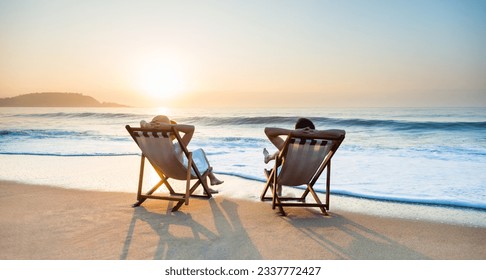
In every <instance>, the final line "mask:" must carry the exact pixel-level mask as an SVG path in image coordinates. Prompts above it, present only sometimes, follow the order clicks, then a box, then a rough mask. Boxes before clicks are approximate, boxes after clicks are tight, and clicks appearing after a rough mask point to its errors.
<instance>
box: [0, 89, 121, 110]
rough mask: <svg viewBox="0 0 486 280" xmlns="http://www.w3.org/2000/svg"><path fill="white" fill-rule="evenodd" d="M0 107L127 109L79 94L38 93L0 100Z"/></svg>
mask: <svg viewBox="0 0 486 280" xmlns="http://www.w3.org/2000/svg"><path fill="white" fill-rule="evenodd" d="M0 107H128V106H125V105H121V104H116V103H111V102H99V101H98V100H96V99H94V98H93V97H91V96H87V95H83V94H81V93H68V92H40V93H29V94H22V95H18V96H15V97H9V98H0Z"/></svg>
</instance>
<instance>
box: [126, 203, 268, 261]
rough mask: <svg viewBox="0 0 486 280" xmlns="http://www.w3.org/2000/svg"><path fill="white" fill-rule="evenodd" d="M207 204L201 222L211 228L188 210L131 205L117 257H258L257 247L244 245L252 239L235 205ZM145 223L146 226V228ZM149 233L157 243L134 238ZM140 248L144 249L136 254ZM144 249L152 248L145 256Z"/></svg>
mask: <svg viewBox="0 0 486 280" xmlns="http://www.w3.org/2000/svg"><path fill="white" fill-rule="evenodd" d="M209 205H210V208H211V213H212V217H208V220H209V221H208V222H207V223H206V222H205V223H204V224H210V225H212V226H214V227H212V228H208V227H206V226H204V225H202V224H201V223H199V222H197V221H196V220H195V219H193V217H192V215H191V214H186V213H183V212H181V211H178V212H175V213H172V212H170V210H167V211H166V213H160V208H158V209H154V210H153V209H152V208H151V207H150V206H149V207H147V208H145V207H143V206H142V207H137V208H135V209H134V211H133V216H132V219H131V221H130V224H129V228H128V231H127V236H126V238H125V243H124V246H123V249H122V252H121V254H120V259H122V260H124V259H134V258H135V259H147V258H153V259H168V260H178V259H186V260H187V259H205V260H211V259H261V258H262V257H261V255H260V254H259V252H258V250H257V248H256V247H255V246H251V245H250V246H249V245H248V244H252V242H251V240H250V239H249V237H248V235H247V233H246V231H245V229H244V228H243V226H242V224H241V220H240V218H239V214H238V205H237V204H235V203H233V202H231V201H229V200H223V201H222V202H221V203H219V204H218V203H217V202H216V201H215V200H213V199H211V200H209ZM171 208H172V205H170V204H169V206H168V208H167V209H171ZM211 219H212V221H211ZM146 225H148V226H149V227H150V230H147V226H146ZM137 227H140V228H144V229H145V232H142V233H140V232H138V231H137V229H138V228H137ZM142 231H143V230H142ZM153 233H155V234H156V235H157V237H156V238H158V240H154V242H156V243H157V244H154V242H143V241H142V242H141V241H137V236H139V234H142V235H144V234H145V235H153ZM235 238H236V240H237V241H238V242H241V244H244V246H238V252H235V251H234V248H235V247H236V246H235V244H231V243H234V240H235ZM141 243H144V244H141ZM154 245H156V248H155V251H154V249H153V247H154ZM140 250H142V251H140ZM140 252H145V253H142V255H140V254H139V253H140ZM147 252H150V253H148V254H152V252H153V256H151V255H149V256H147ZM143 254H145V255H143Z"/></svg>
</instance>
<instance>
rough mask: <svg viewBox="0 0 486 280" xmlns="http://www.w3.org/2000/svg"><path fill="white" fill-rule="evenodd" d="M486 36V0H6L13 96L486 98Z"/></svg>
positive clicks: (309, 102)
mask: <svg viewBox="0 0 486 280" xmlns="http://www.w3.org/2000/svg"><path fill="white" fill-rule="evenodd" d="M485 46H486V1H468V0H462V1H459V0H455V1H451V0H449V1H447V0H440V1H439V0H422V1H413V0H409V1H394V0H388V1H385V0H381V1H378V0H377V1H365V0H362V1H310V0H307V1H306V0H301V1H297V0H295V1H282V0H279V1H265V0H261V1H204V0H200V1H184V0H182V1H180V0H179V1H143V0H139V1H102V0H98V1H68V0H64V1H59V0H49V1H43V0H37V1H34V0H31V1H26V0H11V1H7V0H0V97H10V96H14V95H18V94H24V93H29V92H41V91H64V92H82V93H85V94H88V95H92V96H94V97H96V98H98V99H99V100H102V101H114V102H120V103H129V104H134V105H146V104H147V101H148V100H149V99H150V98H153V97H154V96H156V97H157V98H156V99H157V102H163V101H168V102H172V103H173V104H180V103H181V102H182V101H183V102H185V103H186V104H203V105H209V104H214V105H228V106H237V105H240V106H269V105H274V106H456V105H457V106H486V78H485V77H486V55H485V49H486V47H485ZM162 76H163V77H162ZM174 80H176V81H177V83H174ZM171 83H174V84H172V85H171ZM170 90H173V91H174V92H173V93H172V96H169V91H170Z"/></svg>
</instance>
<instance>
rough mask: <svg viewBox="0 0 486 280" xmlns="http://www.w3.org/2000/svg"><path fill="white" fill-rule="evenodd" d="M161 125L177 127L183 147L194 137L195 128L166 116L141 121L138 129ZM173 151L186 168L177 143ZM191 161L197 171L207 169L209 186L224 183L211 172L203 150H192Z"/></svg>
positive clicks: (215, 191) (184, 158) (211, 190)
mask: <svg viewBox="0 0 486 280" xmlns="http://www.w3.org/2000/svg"><path fill="white" fill-rule="evenodd" d="M161 124H163V125H167V124H173V125H177V130H178V131H180V132H182V133H184V135H183V136H182V137H181V140H182V142H183V144H184V146H187V145H189V142H190V141H191V139H192V136H193V135H194V130H195V128H194V126H193V125H185V124H177V123H176V122H175V121H173V120H169V118H168V117H167V116H164V115H159V116H156V117H154V118H153V119H152V121H151V122H149V123H147V122H146V121H141V122H140V127H142V128H157V127H158V126H160V125H161ZM174 151H175V153H176V154H177V157H178V159H179V161H180V162H182V163H183V164H184V165H185V166H187V164H188V162H187V157H185V156H184V153H183V151H182V149H181V147H180V145H179V143H178V142H175V143H174ZM192 159H193V161H194V163H195V164H196V166H197V168H198V169H199V170H208V169H209V173H208V178H209V182H210V184H211V186H215V185H220V184H222V183H223V182H224V181H221V180H219V179H218V178H216V176H215V175H214V173H213V172H212V167H211V165H210V164H209V161H208V159H207V157H206V153H205V152H204V150H203V149H196V150H193V151H192ZM209 190H210V192H211V193H218V191H217V190H214V189H211V188H209Z"/></svg>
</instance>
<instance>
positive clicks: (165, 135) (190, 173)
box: [125, 125, 212, 212]
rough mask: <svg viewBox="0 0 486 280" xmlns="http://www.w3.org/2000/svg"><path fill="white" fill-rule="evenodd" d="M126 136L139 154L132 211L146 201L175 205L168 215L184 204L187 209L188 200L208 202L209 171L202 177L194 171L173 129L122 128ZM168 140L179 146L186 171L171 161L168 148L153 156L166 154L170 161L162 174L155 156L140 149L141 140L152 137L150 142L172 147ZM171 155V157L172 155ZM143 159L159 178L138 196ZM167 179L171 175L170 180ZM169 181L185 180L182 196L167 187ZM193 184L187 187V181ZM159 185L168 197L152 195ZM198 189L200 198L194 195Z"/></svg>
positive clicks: (170, 151)
mask: <svg viewBox="0 0 486 280" xmlns="http://www.w3.org/2000/svg"><path fill="white" fill-rule="evenodd" d="M125 128H126V129H127V131H128V133H129V134H130V136H132V138H133V140H134V141H135V143H137V145H138V146H139V148H140V150H141V151H142V155H141V161H140V174H139V179H138V191H137V202H136V203H134V204H133V205H132V206H133V207H138V206H140V205H141V204H142V203H143V202H144V201H145V200H147V199H159V200H169V201H176V202H177V204H176V205H175V206H174V207H173V208H172V212H175V211H177V210H179V208H180V207H181V206H182V205H183V204H185V205H189V198H190V197H198V198H206V199H209V198H211V197H212V195H211V192H210V190H209V187H208V184H207V176H208V174H209V172H210V170H211V168H208V170H204V171H203V173H202V174H201V172H200V171H199V170H198V168H197V166H196V164H195V163H194V161H193V160H192V152H190V151H189V150H188V149H187V147H186V146H185V145H184V143H183V142H182V140H181V136H180V134H179V131H178V130H177V129H176V128H175V126H171V125H166V126H165V125H163V126H160V127H158V128H156V129H152V128H150V129H149V128H136V127H130V126H129V125H127V126H125ZM171 136H174V137H175V139H176V140H177V142H178V143H179V145H180V147H181V149H182V152H183V153H184V155H185V156H186V157H187V159H188V164H187V166H188V167H189V168H186V167H185V166H184V165H183V164H182V163H181V162H180V161H178V160H177V159H176V157H175V151H174V149H173V148H172V147H171V146H166V149H164V150H162V149H161V150H157V151H156V153H166V154H168V157H165V158H166V159H167V158H172V159H173V160H172V161H171V162H165V163H164V164H165V165H166V166H169V167H168V168H167V170H164V169H163V168H162V167H161V166H160V164H159V163H160V159H159V160H158V159H157V158H156V156H155V155H153V154H151V153H153V151H152V152H150V151H147V147H144V144H143V143H142V142H143V141H141V137H152V138H153V141H169V142H168V143H165V144H166V145H168V144H169V143H170V145H172V140H171ZM172 154H173V155H172ZM145 159H147V160H148V161H149V163H150V164H151V165H152V167H153V168H154V170H155V172H156V173H157V174H158V175H159V177H160V181H159V182H158V183H157V184H155V185H154V186H153V187H152V188H151V189H150V190H149V191H148V192H146V193H145V194H142V185H143V175H144V169H145ZM169 175H172V177H170V176H169ZM169 179H175V180H185V181H186V188H185V192H184V193H180V192H176V191H175V190H174V189H173V187H172V186H171V185H170V183H169ZM194 179H195V180H196V182H195V183H194V184H193V185H192V186H191V180H194ZM162 185H165V187H166V188H167V189H168V191H169V195H154V194H153V193H154V192H155V191H156V190H157V189H158V188H159V187H160V186H162ZM199 186H202V187H203V189H204V192H203V194H202V195H198V194H194V191H195V190H196V189H197V188H198V187H199Z"/></svg>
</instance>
